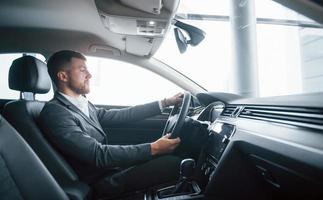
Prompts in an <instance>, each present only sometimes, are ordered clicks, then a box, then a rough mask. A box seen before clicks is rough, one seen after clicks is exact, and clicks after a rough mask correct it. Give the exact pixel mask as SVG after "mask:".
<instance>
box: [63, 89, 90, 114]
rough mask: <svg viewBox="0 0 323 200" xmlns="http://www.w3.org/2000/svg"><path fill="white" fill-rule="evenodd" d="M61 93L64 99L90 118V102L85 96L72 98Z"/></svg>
mask: <svg viewBox="0 0 323 200" xmlns="http://www.w3.org/2000/svg"><path fill="white" fill-rule="evenodd" d="M59 93H60V94H61V95H62V96H63V97H65V98H66V99H67V100H68V101H69V102H71V103H72V104H73V105H74V106H76V107H77V108H78V109H79V110H81V111H82V112H83V113H84V114H85V115H86V116H88V117H89V107H88V100H87V99H86V98H85V97H84V96H83V95H80V96H79V97H71V96H69V95H67V94H64V93H62V92H59Z"/></svg>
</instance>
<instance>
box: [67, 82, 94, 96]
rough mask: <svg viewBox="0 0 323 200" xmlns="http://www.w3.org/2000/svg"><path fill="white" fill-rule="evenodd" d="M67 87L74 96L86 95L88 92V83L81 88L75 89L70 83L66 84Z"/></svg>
mask: <svg viewBox="0 0 323 200" xmlns="http://www.w3.org/2000/svg"><path fill="white" fill-rule="evenodd" d="M68 87H69V88H70V89H71V90H72V91H73V92H75V93H76V94H80V95H83V94H88V93H89V92H90V87H89V86H88V83H84V84H83V86H82V87H77V86H75V85H73V84H72V83H71V82H69V83H68Z"/></svg>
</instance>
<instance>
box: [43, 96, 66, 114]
mask: <svg viewBox="0 0 323 200" xmlns="http://www.w3.org/2000/svg"><path fill="white" fill-rule="evenodd" d="M64 111H67V108H66V107H65V106H64V105H63V104H62V103H61V102H59V101H58V100H57V99H55V98H54V99H52V100H50V101H48V102H46V103H45V105H44V108H43V109H42V111H41V113H40V115H41V116H42V115H47V114H50V113H59V112H64Z"/></svg>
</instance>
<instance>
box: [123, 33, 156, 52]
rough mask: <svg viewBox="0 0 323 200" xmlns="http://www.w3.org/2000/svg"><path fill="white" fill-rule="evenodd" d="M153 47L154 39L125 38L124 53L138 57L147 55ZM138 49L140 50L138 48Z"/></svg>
mask: <svg viewBox="0 0 323 200" xmlns="http://www.w3.org/2000/svg"><path fill="white" fill-rule="evenodd" d="M153 45H154V39H153V38H149V37H139V36H127V37H126V52H127V53H131V54H134V55H138V56H147V55H149V53H150V51H151V49H152V47H153ZM138 47H140V48H138Z"/></svg>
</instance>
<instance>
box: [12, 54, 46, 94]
mask: <svg viewBox="0 0 323 200" xmlns="http://www.w3.org/2000/svg"><path fill="white" fill-rule="evenodd" d="M50 87H51V80H50V77H49V75H48V72H47V66H46V64H45V63H44V62H43V61H41V60H38V59H37V58H34V57H32V56H23V57H21V58H17V59H16V60H14V61H13V62H12V65H11V67H10V70H9V88H10V89H13V90H18V91H21V92H32V93H38V94H44V93H47V92H48V91H49V90H50Z"/></svg>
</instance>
